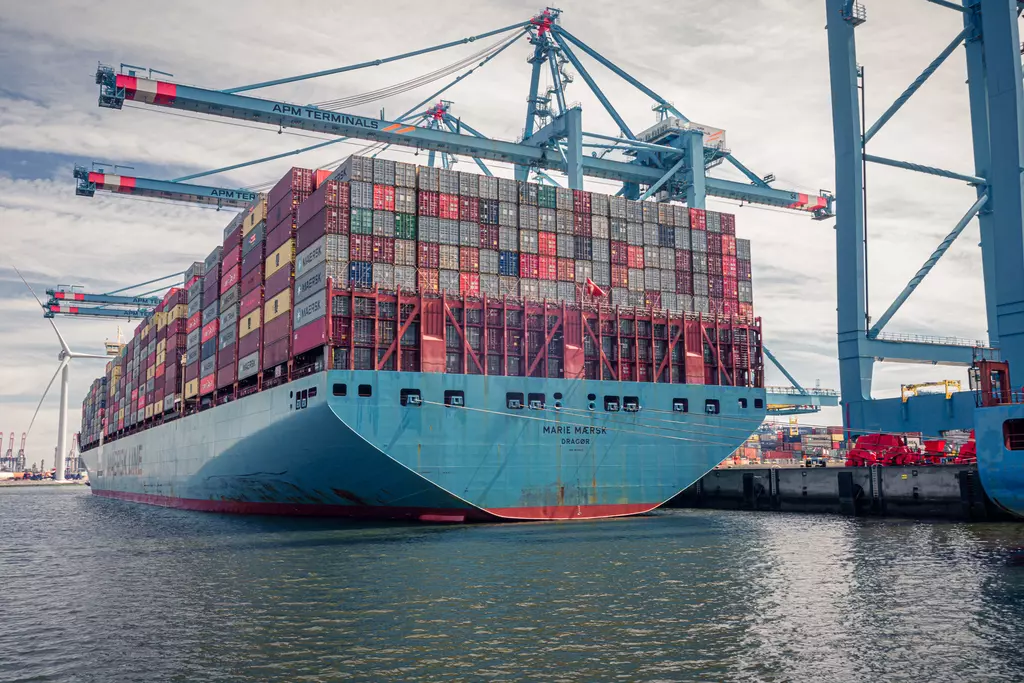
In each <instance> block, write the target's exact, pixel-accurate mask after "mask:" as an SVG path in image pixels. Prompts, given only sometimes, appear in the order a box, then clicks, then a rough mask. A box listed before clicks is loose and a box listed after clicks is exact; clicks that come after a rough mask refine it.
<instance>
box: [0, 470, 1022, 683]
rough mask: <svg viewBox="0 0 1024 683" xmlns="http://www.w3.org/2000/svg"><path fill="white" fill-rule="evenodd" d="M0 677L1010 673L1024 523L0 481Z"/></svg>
mask: <svg viewBox="0 0 1024 683" xmlns="http://www.w3.org/2000/svg"><path fill="white" fill-rule="evenodd" d="M0 539H2V540H0V547H2V552H0V584H2V586H3V590H2V593H0V681H21V680H24V681H299V680H301V681H335V680H353V681H442V680H443V681H459V680H464V681H481V680H488V681H659V682H660V681H692V680H707V681H724V680H730V681H732V680H737V681H739V680H742V681H825V680H828V681H876V680H886V681H927V680H965V681H1015V680H1021V677H1022V675H1024V651H1022V648H1021V647H1020V643H1021V642H1022V641H1024V564H1022V563H1020V562H1019V561H1017V560H1016V558H1017V557H1018V555H1017V551H1018V550H1019V549H1020V548H1022V547H1024V525H1021V524H1012V523H1009V524H970V523H953V522H937V523H922V522H913V521H900V520H892V519H885V520H881V519H853V518H843V517H839V516H811V515H785V514H779V513H764V512H761V513H754V512H740V511H711V510H669V511H665V512H659V513H656V514H654V515H651V516H647V517H641V518H630V519H619V520H609V521H598V522H580V523H541V524H517V525H477V526H422V525H402V524H356V523H351V522H343V521H336V520H309V519H298V520H296V519H281V518H267V517H239V516H220V515H213V514H204V513H193V512H183V511H177V510H169V509H162V508H155V507H148V506H140V505H135V504H130V503H124V502H120V501H115V500H108V499H102V498H99V497H96V496H91V495H89V491H88V489H87V488H85V487H74V488H24V489H21V488H17V487H12V488H5V489H0Z"/></svg>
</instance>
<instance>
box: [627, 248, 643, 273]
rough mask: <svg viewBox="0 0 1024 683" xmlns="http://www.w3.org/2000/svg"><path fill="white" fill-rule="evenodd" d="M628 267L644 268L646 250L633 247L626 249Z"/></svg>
mask: <svg viewBox="0 0 1024 683" xmlns="http://www.w3.org/2000/svg"><path fill="white" fill-rule="evenodd" d="M626 265H627V266H629V267H630V268H643V267H644V248H643V247H634V246H632V245H630V246H628V247H626Z"/></svg>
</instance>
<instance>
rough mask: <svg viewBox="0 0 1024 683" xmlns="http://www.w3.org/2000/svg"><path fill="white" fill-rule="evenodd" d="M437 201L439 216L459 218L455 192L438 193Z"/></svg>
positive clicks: (457, 198)
mask: <svg viewBox="0 0 1024 683" xmlns="http://www.w3.org/2000/svg"><path fill="white" fill-rule="evenodd" d="M437 202H438V203H437V215H438V216H439V217H441V218H450V219H453V220H459V196H458V195H457V194H443V193H442V194H439V195H438V200H437Z"/></svg>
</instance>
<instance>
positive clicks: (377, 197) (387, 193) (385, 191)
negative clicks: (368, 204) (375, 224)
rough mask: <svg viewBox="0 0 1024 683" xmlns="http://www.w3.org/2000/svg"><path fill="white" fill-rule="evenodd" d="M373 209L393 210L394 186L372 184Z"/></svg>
mask: <svg viewBox="0 0 1024 683" xmlns="http://www.w3.org/2000/svg"><path fill="white" fill-rule="evenodd" d="M373 210H374V211H394V210H395V188H394V187H393V186H391V185H374V186H373Z"/></svg>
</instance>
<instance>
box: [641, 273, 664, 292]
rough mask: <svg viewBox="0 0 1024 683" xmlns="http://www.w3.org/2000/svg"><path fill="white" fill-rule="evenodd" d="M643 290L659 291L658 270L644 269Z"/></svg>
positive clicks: (659, 274)
mask: <svg viewBox="0 0 1024 683" xmlns="http://www.w3.org/2000/svg"><path fill="white" fill-rule="evenodd" d="M644 289H658V290H660V289H661V269H660V268H644Z"/></svg>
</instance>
